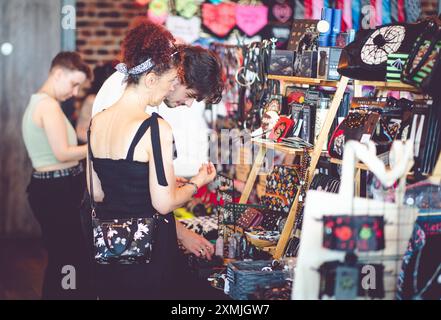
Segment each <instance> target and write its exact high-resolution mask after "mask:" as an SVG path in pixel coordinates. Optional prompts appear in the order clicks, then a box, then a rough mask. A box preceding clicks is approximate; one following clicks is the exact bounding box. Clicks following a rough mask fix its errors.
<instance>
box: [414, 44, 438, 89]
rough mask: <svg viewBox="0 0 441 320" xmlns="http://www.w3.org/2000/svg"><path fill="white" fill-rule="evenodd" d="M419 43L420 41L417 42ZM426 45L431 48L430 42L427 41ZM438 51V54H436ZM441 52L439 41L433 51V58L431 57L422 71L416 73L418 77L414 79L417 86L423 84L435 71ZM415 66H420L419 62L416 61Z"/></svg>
mask: <svg viewBox="0 0 441 320" xmlns="http://www.w3.org/2000/svg"><path fill="white" fill-rule="evenodd" d="M417 41H418V40H417ZM425 45H426V46H429V45H430V41H429V40H426V41H425ZM435 51H437V52H435ZM440 52H441V41H438V43H437V44H436V46H435V48H433V50H432V54H431V57H429V58H428V59H427V61H426V63H425V64H424V65H423V66H422V67H421V69H420V70H419V71H418V72H417V73H416V75H415V76H414V77H413V78H412V80H413V81H415V82H416V83H417V84H421V83H422V82H423V81H424V80H426V78H427V77H428V76H430V74H431V73H432V71H433V67H434V66H435V62H436V61H437V60H438V59H439V57H440ZM414 63H415V64H418V63H419V61H418V60H417V59H415V62H414Z"/></svg>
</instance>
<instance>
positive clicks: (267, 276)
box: [227, 261, 287, 300]
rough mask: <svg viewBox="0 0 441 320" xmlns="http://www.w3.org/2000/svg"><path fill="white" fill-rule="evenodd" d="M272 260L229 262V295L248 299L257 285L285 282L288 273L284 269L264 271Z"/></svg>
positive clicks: (263, 285) (237, 298)
mask: <svg viewBox="0 0 441 320" xmlns="http://www.w3.org/2000/svg"><path fill="white" fill-rule="evenodd" d="M270 266H271V262H270V261H238V262H232V263H229V264H228V269H227V279H228V282H229V285H230V291H229V295H230V297H231V298H233V299H235V300H247V299H248V295H249V294H251V293H253V292H255V291H256V289H257V287H265V286H272V285H280V284H282V283H284V282H285V278H286V277H287V273H286V272H284V271H283V270H277V271H262V268H264V267H270Z"/></svg>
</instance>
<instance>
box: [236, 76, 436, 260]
mask: <svg viewBox="0 0 441 320" xmlns="http://www.w3.org/2000/svg"><path fill="white" fill-rule="evenodd" d="M268 79H273V80H279V81H280V82H281V88H282V90H283V92H284V90H285V87H286V85H287V84H299V85H310V86H329V87H336V89H337V90H336V92H335V95H334V98H333V100H332V103H331V106H330V108H329V111H328V114H327V117H326V119H325V123H324V125H323V128H322V130H321V132H320V134H319V136H318V138H317V141H316V143H315V145H314V148H313V149H311V151H310V156H311V162H310V167H309V178H308V183H307V186H306V190H308V189H309V186H310V184H311V182H312V179H313V177H314V174H315V170H316V167H317V164H318V161H319V159H320V157H321V156H322V150H323V146H324V144H325V142H326V140H327V139H328V136H329V131H330V129H331V127H332V123H333V121H334V119H335V116H336V114H337V111H338V108H339V106H340V103H341V101H342V99H343V96H344V93H345V91H346V88H347V87H348V84H349V81H350V79H349V78H346V77H342V78H341V80H340V81H326V80H320V79H310V78H299V77H285V76H273V75H269V76H268ZM353 85H354V96H361V92H362V86H363V85H370V86H374V87H376V88H377V89H378V90H396V91H413V92H417V89H416V88H414V87H412V86H409V85H406V84H403V83H390V82H378V81H375V82H373V81H357V80H355V81H353ZM253 143H254V144H256V145H258V146H259V151H258V153H257V156H256V158H255V160H254V164H253V167H252V168H251V172H250V174H249V176H248V179H247V182H246V184H245V188H244V190H243V192H242V196H241V198H240V203H243V204H245V203H247V201H248V198H249V196H250V193H251V191H252V190H253V187H254V183H255V181H256V177H257V175H258V174H259V171H260V169H261V167H262V165H263V164H264V160H265V155H266V153H267V150H269V149H273V150H276V151H280V152H284V153H286V154H289V155H293V156H302V154H303V149H294V148H289V147H286V146H282V145H279V144H277V143H274V142H269V141H266V140H261V139H255V140H253ZM330 161H331V163H336V164H339V163H340V160H338V159H332V158H331V159H330ZM366 169H367V168H366V167H365V166H363V165H360V166H358V167H357V171H356V179H355V180H356V194H357V195H359V193H360V176H361V170H366ZM434 172H439V174H440V176H441V157H440V159H439V160H438V163H437V165H436V168H435V170H434ZM357 181H358V183H357ZM299 196H300V190H299V192H297V195H296V197H295V199H294V202H293V204H292V206H291V209H290V211H289V214H288V217H287V221H286V224H285V227H284V229H283V231H282V234H281V235H280V239H279V241H278V243H277V246H276V247H269V248H265V250H266V251H269V252H270V253H271V254H272V255H273V257H274V258H275V259H279V258H281V257H282V256H283V254H284V252H285V248H286V246H287V244H288V241H289V239H290V237H291V236H292V232H293V228H294V223H295V221H296V216H297V214H299V212H297V207H298V203H299V201H300V199H299V198H300V197H299ZM302 200H303V201H304V200H305V199H302ZM295 236H299V235H295Z"/></svg>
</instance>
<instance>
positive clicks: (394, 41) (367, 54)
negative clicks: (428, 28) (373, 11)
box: [361, 26, 406, 65]
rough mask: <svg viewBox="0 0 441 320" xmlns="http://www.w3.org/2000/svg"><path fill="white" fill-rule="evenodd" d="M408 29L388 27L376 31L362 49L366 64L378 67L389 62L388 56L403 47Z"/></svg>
mask: <svg viewBox="0 0 441 320" xmlns="http://www.w3.org/2000/svg"><path fill="white" fill-rule="evenodd" d="M405 35H406V29H405V28H404V26H387V27H383V28H380V29H378V30H376V31H375V32H374V33H373V34H372V35H371V36H370V37H369V38H368V39H367V41H366V43H365V44H364V46H363V48H362V49H361V59H362V61H363V62H364V63H366V64H370V65H378V64H381V63H384V62H385V61H387V56H388V55H389V54H391V53H395V52H397V51H398V50H399V48H400V47H401V44H402V43H403V40H404V37H405Z"/></svg>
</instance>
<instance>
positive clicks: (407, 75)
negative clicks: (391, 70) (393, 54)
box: [401, 19, 441, 99]
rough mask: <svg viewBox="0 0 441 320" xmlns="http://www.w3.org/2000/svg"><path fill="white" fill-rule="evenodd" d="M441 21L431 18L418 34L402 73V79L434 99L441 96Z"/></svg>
mask: <svg viewBox="0 0 441 320" xmlns="http://www.w3.org/2000/svg"><path fill="white" fill-rule="evenodd" d="M440 50H441V21H440V20H439V19H431V20H430V22H429V23H428V24H427V26H426V28H425V29H424V31H423V32H422V33H421V34H420V36H418V38H417V39H416V42H415V43H414V45H413V47H412V50H411V52H410V54H409V59H408V60H407V62H406V64H405V65H404V68H403V71H402V73H401V81H402V82H404V83H408V84H411V85H413V86H415V87H417V88H420V89H421V91H422V92H423V93H426V94H429V95H431V96H432V97H433V98H434V99H438V98H440V97H441V90H439V88H440V86H439V83H440V81H441V61H440V60H441V56H440Z"/></svg>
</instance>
